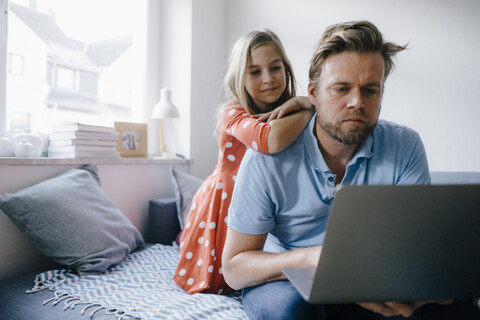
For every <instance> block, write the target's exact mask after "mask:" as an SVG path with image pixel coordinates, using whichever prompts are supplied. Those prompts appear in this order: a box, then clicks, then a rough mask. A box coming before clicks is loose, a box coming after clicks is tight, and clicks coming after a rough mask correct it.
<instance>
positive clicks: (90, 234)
mask: <svg viewBox="0 0 480 320" xmlns="http://www.w3.org/2000/svg"><path fill="white" fill-rule="evenodd" d="M0 209H1V210H2V211H3V212H4V213H5V214H6V215H7V216H8V217H9V218H10V220H12V222H13V223H14V224H15V225H16V226H17V227H18V228H19V229H20V231H22V232H23V233H24V234H25V235H26V236H27V237H28V238H29V239H30V240H31V241H32V242H33V244H34V245H35V247H36V248H37V249H38V250H39V251H40V252H41V253H43V254H44V255H46V256H49V257H51V258H53V260H54V261H56V262H58V263H60V264H62V265H65V266H67V267H68V268H70V269H72V270H74V271H76V272H77V273H78V274H80V275H84V274H89V273H101V272H103V271H105V270H106V269H107V268H108V267H110V266H111V265H113V264H117V263H119V262H120V261H121V260H122V259H123V258H124V257H125V256H126V255H127V254H128V253H129V252H131V251H132V250H134V249H135V248H136V247H138V246H143V245H144V241H143V238H142V236H141V234H140V233H139V232H138V230H137V229H136V228H135V226H133V224H132V223H131V222H130V220H128V218H127V217H126V216H125V215H124V214H123V213H122V212H121V211H120V210H119V209H118V208H117V207H116V206H115V204H113V202H112V201H111V200H110V199H109V198H108V196H107V195H106V194H105V192H104V191H103V190H102V188H101V186H100V179H99V177H98V173H97V168H96V166H94V165H87V166H83V167H81V168H78V169H71V170H68V171H66V172H64V173H63V174H60V175H59V176H57V177H54V178H51V179H48V180H45V181H43V182H40V183H38V184H36V185H34V186H31V187H29V188H26V189H23V190H20V191H17V192H15V193H6V194H3V195H0Z"/></svg>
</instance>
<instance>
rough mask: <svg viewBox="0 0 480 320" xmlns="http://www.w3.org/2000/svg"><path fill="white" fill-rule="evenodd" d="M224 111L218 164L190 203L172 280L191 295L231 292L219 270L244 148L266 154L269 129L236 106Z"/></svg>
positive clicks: (219, 138)
mask: <svg viewBox="0 0 480 320" xmlns="http://www.w3.org/2000/svg"><path fill="white" fill-rule="evenodd" d="M224 110H225V112H223V114H222V125H221V127H220V128H221V129H220V132H219V135H218V141H219V151H218V164H217V166H216V167H215V170H214V171H213V173H212V175H211V176H209V177H208V178H207V179H206V180H205V182H204V183H203V184H202V186H201V187H200V189H199V191H198V192H197V194H196V195H195V197H194V199H193V201H192V205H191V208H190V212H189V215H188V219H187V221H186V223H185V228H184V231H183V232H182V238H181V242H180V256H179V262H178V266H177V270H176V271H175V275H174V277H173V279H174V280H175V282H176V283H177V284H178V285H179V286H180V287H182V288H183V289H185V290H186V291H187V292H189V293H191V294H193V293H197V292H205V293H213V294H228V293H230V292H231V291H232V290H231V288H229V287H228V285H227V284H226V283H225V280H224V278H223V269H222V253H223V245H224V242H225V235H226V231H227V228H228V226H227V221H228V217H227V215H228V206H229V205H230V200H231V196H230V195H231V194H232V192H233V187H234V185H235V180H236V175H237V171H238V168H239V166H240V163H241V161H242V158H243V156H244V154H245V152H246V150H247V146H250V147H251V148H252V149H254V150H257V151H259V152H263V153H267V152H268V131H269V130H270V126H269V125H265V123H264V122H261V121H258V120H256V119H254V118H253V117H251V116H250V115H249V114H248V113H246V112H245V109H244V108H242V107H240V106H227V107H225V109H224Z"/></svg>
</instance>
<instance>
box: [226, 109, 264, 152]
mask: <svg viewBox="0 0 480 320" xmlns="http://www.w3.org/2000/svg"><path fill="white" fill-rule="evenodd" d="M222 126H223V130H224V131H225V132H226V133H227V134H229V135H231V136H234V137H235V138H236V139H237V140H239V141H240V142H241V143H243V144H244V145H246V146H247V147H249V148H252V149H253V150H255V151H258V152H261V153H264V154H268V153H269V152H268V133H269V132H270V125H269V124H267V123H265V122H263V121H259V120H257V119H255V118H254V117H252V116H251V115H250V114H248V113H247V112H246V111H245V109H244V108H243V107H241V106H227V107H225V109H224V110H223V113H222Z"/></svg>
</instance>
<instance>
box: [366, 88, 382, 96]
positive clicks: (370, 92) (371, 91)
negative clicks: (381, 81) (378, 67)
mask: <svg viewBox="0 0 480 320" xmlns="http://www.w3.org/2000/svg"><path fill="white" fill-rule="evenodd" d="M379 90H380V89H378V88H364V89H363V90H362V91H363V94H365V95H375V94H377V93H378V91H379Z"/></svg>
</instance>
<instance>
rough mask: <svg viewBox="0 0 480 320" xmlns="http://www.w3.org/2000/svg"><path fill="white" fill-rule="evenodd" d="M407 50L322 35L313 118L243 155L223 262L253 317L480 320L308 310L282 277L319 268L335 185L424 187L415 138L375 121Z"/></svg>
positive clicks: (395, 306) (368, 27) (361, 32)
mask: <svg viewBox="0 0 480 320" xmlns="http://www.w3.org/2000/svg"><path fill="white" fill-rule="evenodd" d="M403 49H405V46H398V45H396V44H394V43H389V42H384V41H383V39H382V35H381V33H380V32H379V31H378V29H377V28H376V27H375V26H374V25H373V24H371V23H369V22H366V21H360V22H349V23H344V24H338V25H334V26H331V27H329V28H327V30H326V31H325V33H324V35H323V37H322V39H321V40H320V42H319V45H318V48H317V50H316V52H315V54H314V56H313V59H312V61H311V66H310V72H309V80H310V83H309V86H308V96H309V99H310V101H311V103H312V104H313V105H314V106H315V113H316V116H314V117H312V119H311V121H310V123H309V125H308V126H307V128H306V129H305V131H304V132H303V133H302V134H301V135H300V137H299V138H298V139H297V140H296V141H295V142H294V143H293V144H292V145H290V146H289V147H288V148H287V149H285V150H284V151H282V152H280V153H278V154H275V155H273V156H266V155H262V154H259V153H256V152H253V151H249V152H247V154H246V156H245V158H244V159H243V162H242V165H241V167H240V171H239V172H238V175H237V178H236V185H235V190H234V194H233V198H232V203H231V205H230V209H229V216H228V226H229V229H228V231H227V239H226V243H225V248H224V252H223V258H222V262H223V274H224V277H225V279H226V281H227V283H228V284H229V285H230V286H231V287H232V288H234V289H241V288H246V289H244V290H243V303H244V306H245V310H246V312H247V314H248V315H249V317H250V318H251V319H309V318H317V319H329V320H330V319H383V318H384V317H390V316H397V317H398V318H399V319H403V317H408V316H411V315H412V314H413V316H414V317H416V319H441V316H444V318H445V316H446V318H445V319H450V318H451V317H450V316H449V314H451V315H455V317H456V316H457V314H458V312H459V310H461V311H464V310H467V311H465V312H467V313H469V314H468V315H467V314H462V315H460V316H459V317H458V318H457V319H460V318H461V319H469V317H470V314H471V317H472V318H473V317H475V318H477V317H478V316H479V315H480V312H479V310H478V309H476V308H475V307H474V306H473V304H472V303H471V301H470V302H469V303H468V304H467V303H463V302H462V303H463V304H462V303H460V302H458V303H457V302H455V303H451V301H442V302H439V303H433V302H431V303H427V302H385V303H363V304H360V305H335V306H333V305H332V306H314V305H309V304H308V303H306V302H305V301H304V300H303V299H302V298H301V297H300V295H299V294H298V293H297V291H296V290H295V289H294V288H293V286H292V285H291V284H290V283H289V282H288V281H286V280H285V277H284V276H283V275H282V269H284V268H315V267H316V265H317V263H318V260H319V257H320V252H321V249H322V246H321V245H322V243H323V239H324V235H325V229H326V223H327V218H328V214H329V211H330V207H331V205H332V202H333V198H334V196H335V190H336V188H337V187H338V186H340V185H342V184H353V185H359V184H395V185H397V184H428V183H430V175H429V169H428V162H427V157H426V154H425V150H424V147H423V144H422V141H421V139H420V137H419V135H418V134H417V133H416V132H415V131H413V130H411V129H409V128H406V127H404V126H400V125H397V124H394V123H391V122H386V121H382V120H378V116H379V113H380V107H381V100H382V94H383V91H384V84H385V80H386V78H387V76H388V75H389V73H390V71H391V70H392V68H393V61H392V58H393V57H394V56H395V54H396V53H397V52H399V51H402V50H403ZM459 303H460V304H459ZM440 304H445V306H443V305H440ZM449 312H450V313H449ZM395 318H396V317H394V318H393V319H395ZM389 319H392V318H389ZM442 319H443V318H442Z"/></svg>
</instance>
